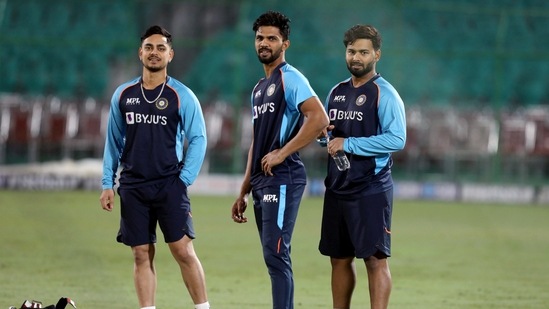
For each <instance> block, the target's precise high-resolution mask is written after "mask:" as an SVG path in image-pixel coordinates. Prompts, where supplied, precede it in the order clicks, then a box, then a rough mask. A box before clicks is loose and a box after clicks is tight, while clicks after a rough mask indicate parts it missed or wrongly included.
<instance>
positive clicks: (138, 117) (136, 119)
mask: <svg viewBox="0 0 549 309" xmlns="http://www.w3.org/2000/svg"><path fill="white" fill-rule="evenodd" d="M136 123H137V124H139V123H143V124H159V125H163V126H165V125H167V124H168V117H166V116H161V115H145V114H139V113H134V112H127V113H126V124H136Z"/></svg>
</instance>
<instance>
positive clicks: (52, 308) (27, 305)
mask: <svg viewBox="0 0 549 309" xmlns="http://www.w3.org/2000/svg"><path fill="white" fill-rule="evenodd" d="M69 304H70V305H71V306H72V307H73V308H74V309H76V304H75V303H74V301H72V300H71V299H70V298H68V297H61V298H60V299H59V301H58V302H57V304H56V305H49V306H47V307H42V302H40V301H36V300H32V301H31V300H25V301H24V302H23V304H22V305H21V307H20V308H17V307H15V306H11V307H9V308H8V309H33V308H42V309H65V308H66V307H67V305H69Z"/></svg>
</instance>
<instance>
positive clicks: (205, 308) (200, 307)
mask: <svg viewBox="0 0 549 309" xmlns="http://www.w3.org/2000/svg"><path fill="white" fill-rule="evenodd" d="M194 309H210V303H209V302H205V303H202V304H196V305H194Z"/></svg>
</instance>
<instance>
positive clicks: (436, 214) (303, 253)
mask: <svg viewBox="0 0 549 309" xmlns="http://www.w3.org/2000/svg"><path fill="white" fill-rule="evenodd" d="M98 198H99V192H36V191H30V192H26V191H0V206H1V218H0V226H1V232H0V243H1V250H0V279H1V280H0V308H7V307H8V306H10V305H16V306H19V305H20V304H21V303H22V302H23V300H25V299H37V300H41V301H43V302H44V304H48V305H49V304H51V303H55V302H56V301H57V299H58V298H59V297H61V296H69V297H71V298H73V299H74V300H75V302H76V304H77V305H78V308H80V309H81V308H84V309H86V308H88V309H89V308H93V309H98V308H109V309H128V308H137V307H138V305H137V300H136V297H135V293H134V288H133V280H132V267H133V265H132V257H131V253H130V250H129V249H128V248H126V247H125V246H123V245H119V244H117V243H116V242H115V239H114V238H115V235H116V232H117V230H118V219H119V215H118V208H116V210H115V211H114V212H113V213H107V212H105V211H103V210H101V208H100V206H99V202H98ZM191 198H192V202H193V217H194V221H195V229H196V231H197V236H198V238H197V239H196V241H195V248H196V250H197V252H198V254H199V256H200V258H201V260H202V263H203V266H204V269H205V271H206V279H207V285H208V293H209V298H210V302H211V304H212V305H213V307H212V308H217V309H237V308H238V309H246V308H250V309H251V308H253V309H263V308H270V307H271V301H270V297H271V296H270V281H269V278H268V276H267V272H266V268H265V266H264V263H263V260H262V258H261V254H260V251H261V250H260V247H259V239H258V236H257V233H256V230H255V225H254V224H253V223H251V222H249V223H247V224H244V225H238V224H236V223H233V222H232V220H231V219H230V215H229V214H230V206H231V204H232V201H233V197H205V196H191ZM116 207H118V204H117V205H116ZM394 208H395V209H394V216H393V229H392V230H393V257H392V258H391V259H390V264H391V271H392V275H393V292H392V295H391V303H390V308H393V309H398V308H402V309H404V308H405V309H414V308H418V309H419V308H421V309H431V308H432V309H446V308H448V309H450V308H479V309H480V308H482V309H489V308H494V309H495V308H497V309H502V308H521V309H525V308H548V306H549V305H548V304H549V265H548V262H549V207H547V206H533V205H532V206H527V205H520V206H519V205H478V204H460V203H446V202H427V201H395V207H394ZM249 211H250V213H249V214H248V215H249V217H251V216H252V213H251V211H252V209H249ZM320 213H321V199H320V198H307V199H306V200H304V202H303V203H302V206H301V209H300V213H299V218H298V221H297V225H296V230H295V234H294V240H293V248H292V250H293V251H292V257H293V262H294V272H295V283H296V291H295V302H296V307H297V308H303V309H319V308H332V307H331V296H330V286H329V282H330V268H329V262H328V259H327V258H326V257H323V256H321V255H320V254H319V253H318V250H317V244H318V237H319V236H318V235H319V223H320ZM157 252H158V255H157V272H158V291H157V307H158V308H170V309H171V308H192V302H191V300H190V297H189V296H188V294H187V291H186V290H185V288H184V286H183V283H182V281H181V279H180V275H179V270H178V269H177V266H176V264H175V262H174V261H173V260H172V258H171V256H170V254H169V252H168V248H167V247H166V245H165V244H164V243H163V242H160V243H159V245H158V249H157ZM357 269H358V272H359V278H358V285H357V288H356V290H355V295H354V297H353V308H369V305H368V292H367V282H366V274H365V267H364V264H363V263H362V262H359V263H358V264H357Z"/></svg>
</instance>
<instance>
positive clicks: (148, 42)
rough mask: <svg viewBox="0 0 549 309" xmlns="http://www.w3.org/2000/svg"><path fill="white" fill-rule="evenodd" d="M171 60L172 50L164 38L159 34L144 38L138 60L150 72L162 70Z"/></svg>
mask: <svg viewBox="0 0 549 309" xmlns="http://www.w3.org/2000/svg"><path fill="white" fill-rule="evenodd" d="M172 58H173V49H172V48H171V46H170V44H168V40H167V39H166V37H165V36H163V35H160V34H153V35H151V36H150V37H148V38H146V39H145V40H143V43H142V44H141V47H140V48H139V59H141V62H142V63H143V66H144V67H145V68H146V69H147V70H149V71H151V72H158V71H161V70H164V69H165V68H166V67H167V66H168V63H169V62H170V61H172Z"/></svg>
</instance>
